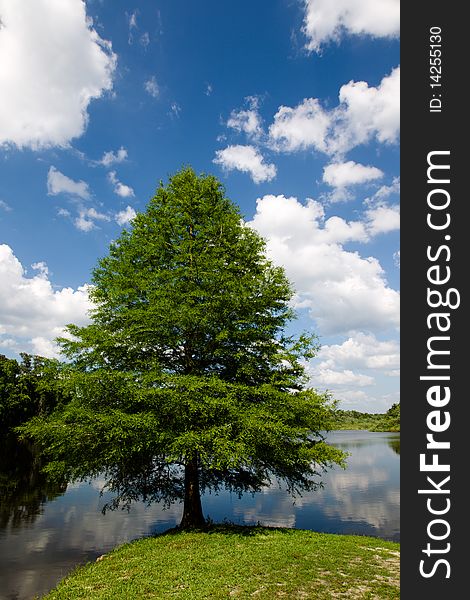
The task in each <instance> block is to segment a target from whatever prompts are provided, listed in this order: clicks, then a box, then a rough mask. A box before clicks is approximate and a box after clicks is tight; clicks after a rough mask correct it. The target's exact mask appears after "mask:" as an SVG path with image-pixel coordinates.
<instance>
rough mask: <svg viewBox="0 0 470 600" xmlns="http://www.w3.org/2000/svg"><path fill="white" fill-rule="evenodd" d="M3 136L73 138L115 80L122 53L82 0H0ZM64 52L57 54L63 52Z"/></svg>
mask: <svg viewBox="0 0 470 600" xmlns="http://www.w3.org/2000/svg"><path fill="white" fill-rule="evenodd" d="M0 17H1V23H2V27H1V31H0V56H4V57H5V56H8V60H2V61H0V144H12V145H15V146H17V147H20V148H24V147H29V148H32V149H38V148H44V147H51V146H61V147H64V146H67V145H68V144H69V143H70V141H71V140H72V139H73V138H76V137H79V136H80V135H82V133H83V132H84V131H85V128H86V126H87V123H88V112H87V109H88V106H89V104H90V102H91V101H92V100H93V99H95V98H100V97H101V96H102V95H103V94H104V92H106V91H107V90H110V89H111V88H112V78H113V72H114V70H115V66H116V55H115V54H114V53H113V52H112V49H111V44H110V42H108V41H105V40H103V39H102V38H100V36H99V35H98V34H97V32H96V30H95V29H93V26H92V22H91V20H90V19H89V18H88V17H87V15H86V5H85V2H83V1H82V0H61V1H58V0H23V1H22V2H16V1H15V0H0ZM58 56H59V57H60V60H57V57H58Z"/></svg>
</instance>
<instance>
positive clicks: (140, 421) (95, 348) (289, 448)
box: [23, 168, 343, 527]
mask: <svg viewBox="0 0 470 600" xmlns="http://www.w3.org/2000/svg"><path fill="white" fill-rule="evenodd" d="M291 296H292V289H291V287H290V285H289V282H288V280H287V279H286V276H285V274H284V271H283V270H282V269H281V268H280V267H276V266H273V265H272V264H271V263H270V262H269V261H268V260H267V258H266V255H265V243H264V241H263V239H262V238H261V237H260V236H259V235H258V234H257V233H256V232H255V231H253V230H252V229H251V228H250V227H248V226H246V225H245V224H244V222H243V220H242V218H241V215H240V212H239V210H238V208H237V207H236V206H235V205H234V204H233V203H232V202H231V201H230V200H229V199H228V198H227V197H226V196H225V192H224V189H223V187H222V186H221V184H220V183H219V182H218V181H217V179H216V178H214V177H212V176H209V175H201V176H197V175H196V174H195V173H194V171H193V170H192V169H190V168H185V169H182V170H181V171H180V172H178V173H176V174H175V175H174V176H173V177H171V178H170V179H169V182H168V184H167V185H164V184H163V183H161V184H160V187H159V188H158V190H157V193H156V195H155V197H154V198H152V200H151V201H150V203H149V205H148V208H147V210H146V212H144V213H141V214H138V215H137V216H136V218H135V219H134V220H133V222H132V226H131V228H130V230H129V231H124V232H123V233H122V234H121V236H120V237H119V238H118V239H117V240H116V241H115V242H113V243H112V244H111V247H110V250H109V254H108V256H106V257H105V258H103V259H101V260H100V261H99V263H98V266H97V267H96V268H95V270H94V272H93V287H92V289H91V298H92V300H93V302H94V308H93V310H92V313H91V316H92V323H91V324H90V325H88V326H86V327H77V326H75V325H69V327H68V331H69V334H71V336H72V339H62V340H61V344H62V348H63V351H64V352H65V354H66V356H67V357H68V358H69V359H70V361H71V367H70V368H69V369H68V372H67V370H66V372H64V373H63V374H62V377H61V385H62V386H65V388H66V389H65V388H64V390H65V391H64V390H63V393H65V394H67V393H70V394H71V396H72V397H73V400H72V401H71V402H70V403H69V404H67V405H66V406H65V407H61V409H60V410H58V411H56V412H55V413H54V414H53V415H52V416H50V417H48V418H46V419H35V420H33V421H32V422H31V423H30V424H29V425H28V426H27V427H26V428H24V429H23V433H24V434H25V435H27V436H32V437H33V438H34V439H36V440H37V441H39V442H40V443H41V444H42V445H43V447H44V449H45V452H46V453H47V454H48V456H49V458H50V459H51V461H52V462H51V463H50V469H51V470H55V471H57V473H60V474H61V475H66V476H67V477H69V478H71V479H74V478H86V477H89V476H91V475H95V474H98V473H101V474H103V473H104V474H105V477H106V478H107V479H106V480H107V484H106V487H107V488H108V489H110V490H112V491H113V492H115V496H114V501H113V503H112V505H118V504H119V503H121V502H124V503H128V502H131V501H133V500H136V499H144V500H146V501H148V502H152V501H163V502H165V503H166V504H170V503H172V502H174V501H177V500H184V510H183V518H182V522H181V525H182V526H183V527H199V526H201V525H203V523H204V517H203V511H202V506H201V493H202V492H203V491H204V490H218V489H219V488H221V487H226V488H228V489H230V490H235V491H237V492H239V493H243V492H245V491H252V492H253V491H254V492H255V491H258V490H260V489H261V488H262V487H263V486H265V485H269V483H270V482H271V479H272V478H273V477H275V478H277V479H279V480H283V481H284V482H285V483H286V484H287V488H288V490H289V491H290V492H291V493H293V494H295V493H297V492H300V491H301V490H305V489H313V488H315V486H317V485H318V484H319V482H320V480H319V477H320V475H321V473H322V471H323V470H324V468H326V467H328V466H330V465H332V464H334V463H341V462H342V460H343V455H342V453H341V452H340V451H339V450H337V449H335V448H333V447H330V446H328V445H327V444H326V443H325V442H324V441H323V437H322V436H321V433H320V432H321V431H322V430H324V429H327V428H328V425H329V420H330V416H331V411H332V403H331V402H330V400H329V399H328V397H326V396H324V395H321V394H318V393H317V392H315V391H314V390H312V389H309V388H307V387H306V378H305V373H304V367H303V364H302V362H303V359H305V358H308V357H311V356H313V354H314V353H315V350H316V343H315V337H314V336H309V335H301V336H299V337H297V338H294V337H289V336H286V335H285V334H284V330H285V327H286V325H287V323H288V321H289V320H290V319H292V318H293V316H294V315H293V312H292V310H291V308H290V307H289V301H290V299H291Z"/></svg>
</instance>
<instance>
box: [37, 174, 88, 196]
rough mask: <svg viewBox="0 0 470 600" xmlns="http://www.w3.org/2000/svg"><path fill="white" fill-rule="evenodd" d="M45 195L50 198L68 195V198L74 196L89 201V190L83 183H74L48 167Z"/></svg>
mask: <svg viewBox="0 0 470 600" xmlns="http://www.w3.org/2000/svg"><path fill="white" fill-rule="evenodd" d="M47 193H48V194H49V195H50V196H57V195H58V194H68V195H69V196H75V197H78V198H81V199H82V200H89V199H90V190H89V188H88V184H87V183H86V182H85V181H82V180H80V181H74V180H73V179H70V177H67V176H66V175H64V174H63V173H61V172H60V171H58V170H57V169H56V168H55V167H50V169H49V171H48V173H47Z"/></svg>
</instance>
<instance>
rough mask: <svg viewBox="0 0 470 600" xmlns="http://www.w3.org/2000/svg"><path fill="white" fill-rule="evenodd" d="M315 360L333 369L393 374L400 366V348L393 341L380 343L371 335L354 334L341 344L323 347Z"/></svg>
mask: <svg viewBox="0 0 470 600" xmlns="http://www.w3.org/2000/svg"><path fill="white" fill-rule="evenodd" d="M316 360H320V361H321V364H323V366H324V367H329V368H335V369H374V370H381V371H385V372H392V371H393V372H394V371H396V370H397V369H398V368H399V366H400V348H399V345H398V342H397V341H395V340H385V341H381V340H378V339H377V338H376V337H375V336H374V335H372V334H366V333H363V332H356V333H354V335H352V336H351V337H349V338H348V339H347V340H346V341H345V342H343V343H342V344H333V345H330V346H323V347H322V348H321V349H320V352H319V354H318V358H317V359H316Z"/></svg>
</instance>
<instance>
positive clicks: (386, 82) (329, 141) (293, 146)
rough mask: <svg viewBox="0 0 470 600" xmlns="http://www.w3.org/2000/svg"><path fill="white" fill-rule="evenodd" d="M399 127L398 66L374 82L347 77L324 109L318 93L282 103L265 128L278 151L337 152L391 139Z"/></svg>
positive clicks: (396, 134)
mask: <svg viewBox="0 0 470 600" xmlns="http://www.w3.org/2000/svg"><path fill="white" fill-rule="evenodd" d="M399 127H400V67H397V68H395V69H393V71H392V72H391V74H390V75H388V76H386V77H384V78H383V79H382V81H381V82H380V84H379V86H378V87H369V85H368V84H367V83H366V82H365V81H359V82H354V81H350V82H349V83H347V84H346V85H343V86H342V87H341V89H340V92H339V104H338V106H337V107H336V108H333V109H330V110H327V109H324V108H323V107H322V106H321V104H320V102H319V100H318V99H317V98H307V99H304V100H303V101H302V102H301V103H300V104H298V105H297V106H296V107H295V108H291V107H288V106H281V107H280V108H279V109H278V111H277V113H276V114H275V116H274V121H273V123H272V125H271V126H270V127H269V138H270V144H271V146H272V147H273V148H274V149H276V150H278V151H285V152H295V151H299V150H307V149H313V150H317V151H319V152H323V153H325V154H328V155H330V156H335V155H338V156H341V155H342V154H344V153H345V152H347V151H349V150H351V149H352V148H354V147H355V146H358V145H360V144H366V143H368V142H370V141H372V140H374V139H377V140H378V141H379V142H381V143H389V144H392V143H395V142H396V141H397V138H398V134H399Z"/></svg>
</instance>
